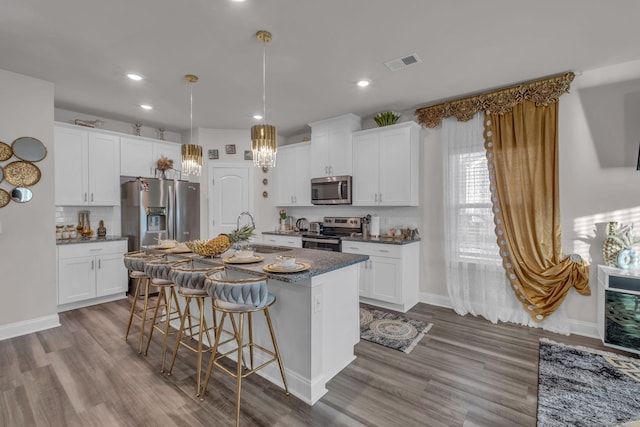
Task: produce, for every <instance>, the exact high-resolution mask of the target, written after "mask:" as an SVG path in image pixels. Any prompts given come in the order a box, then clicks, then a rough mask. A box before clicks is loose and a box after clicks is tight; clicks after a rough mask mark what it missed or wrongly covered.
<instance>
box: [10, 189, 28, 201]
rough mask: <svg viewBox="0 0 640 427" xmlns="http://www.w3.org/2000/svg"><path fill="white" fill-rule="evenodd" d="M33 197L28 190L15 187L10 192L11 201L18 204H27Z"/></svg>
mask: <svg viewBox="0 0 640 427" xmlns="http://www.w3.org/2000/svg"><path fill="white" fill-rule="evenodd" d="M32 197H33V193H32V192H31V190H29V189H28V188H24V187H16V188H14V189H13V191H11V200H13V201H14V202H18V203H27V202H28V201H29V200H31V198H32Z"/></svg>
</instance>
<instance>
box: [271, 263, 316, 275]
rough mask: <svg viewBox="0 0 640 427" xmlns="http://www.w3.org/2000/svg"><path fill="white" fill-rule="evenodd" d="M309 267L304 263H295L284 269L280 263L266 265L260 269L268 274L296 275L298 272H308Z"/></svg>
mask: <svg viewBox="0 0 640 427" xmlns="http://www.w3.org/2000/svg"><path fill="white" fill-rule="evenodd" d="M309 267H311V266H310V265H309V264H307V263H306V262H296V263H295V264H294V265H292V266H290V267H289V266H287V267H285V266H283V265H281V264H280V263H277V262H274V263H273V264H267V265H265V266H264V267H262V268H263V269H264V270H265V271H268V272H270V273H298V272H300V271H305V270H308V269H309Z"/></svg>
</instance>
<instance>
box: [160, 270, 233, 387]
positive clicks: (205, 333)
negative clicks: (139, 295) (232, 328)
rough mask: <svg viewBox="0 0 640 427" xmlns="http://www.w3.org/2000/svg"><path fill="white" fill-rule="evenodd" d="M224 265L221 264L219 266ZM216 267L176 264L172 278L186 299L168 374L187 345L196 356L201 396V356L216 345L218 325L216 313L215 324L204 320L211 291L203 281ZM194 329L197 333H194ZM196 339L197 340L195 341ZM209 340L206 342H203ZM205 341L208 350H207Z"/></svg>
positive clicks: (179, 293)
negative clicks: (212, 333) (214, 335)
mask: <svg viewBox="0 0 640 427" xmlns="http://www.w3.org/2000/svg"><path fill="white" fill-rule="evenodd" d="M219 268H222V267H218V269H219ZM215 270H216V268H211V267H208V268H190V267H186V266H180V267H175V268H173V269H172V270H171V280H172V281H173V283H174V284H175V285H176V286H177V287H178V295H179V296H181V297H183V298H184V300H185V303H184V308H183V310H182V314H181V316H180V328H179V329H178V336H177V338H176V344H175V347H174V349H173V355H172V356H171V364H170V365H169V375H171V372H172V371H173V365H174V363H175V361H176V357H177V355H178V350H179V349H180V347H186V348H187V349H189V350H191V351H193V352H195V353H196V355H197V364H196V396H200V383H201V377H202V375H201V372H202V355H203V353H205V352H207V351H209V349H210V348H211V347H212V346H213V341H214V340H213V339H212V337H211V334H210V332H211V331H214V333H215V326H216V316H215V313H214V315H213V325H211V326H209V325H208V324H207V321H206V319H205V310H204V303H205V300H206V299H208V298H209V294H208V293H207V291H206V290H205V289H204V280H205V278H206V274H207V273H211V272H214V271H215ZM193 300H195V301H196V305H197V308H198V313H197V317H196V316H195V315H193V313H192V311H191V302H192V301H193ZM194 329H195V331H196V332H195V333H194ZM193 339H195V340H196V341H197V342H195V343H193V342H192V340H193ZM205 339H206V343H205V342H204V341H205ZM205 344H206V349H205Z"/></svg>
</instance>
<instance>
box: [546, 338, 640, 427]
mask: <svg viewBox="0 0 640 427" xmlns="http://www.w3.org/2000/svg"><path fill="white" fill-rule="evenodd" d="M638 422H640V359H635V358H628V357H625V356H622V355H619V354H615V353H609V352H603V351H599V350H595V349H591V348H586V347H574V346H569V345H564V344H559V343H555V342H553V341H551V340H548V339H544V338H543V339H541V340H540V362H539V365H538V427H547V426H553V427H560V426H584V427H587V426H598V427H604V426H623V425H624V426H632V425H633V426H636V425H640V424H637V423H638Z"/></svg>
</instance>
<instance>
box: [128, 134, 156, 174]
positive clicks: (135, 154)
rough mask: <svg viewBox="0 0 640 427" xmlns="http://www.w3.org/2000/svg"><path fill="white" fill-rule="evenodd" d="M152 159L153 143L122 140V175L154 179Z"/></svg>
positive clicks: (130, 139) (131, 139)
mask: <svg viewBox="0 0 640 427" xmlns="http://www.w3.org/2000/svg"><path fill="white" fill-rule="evenodd" d="M152 158H153V142H152V141H146V140H144V139H136V138H124V137H122V138H120V175H124V176H133V177H138V176H140V177H143V178H153V176H154V175H153V174H154V168H155V166H153V167H152V166H151V164H152Z"/></svg>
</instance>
